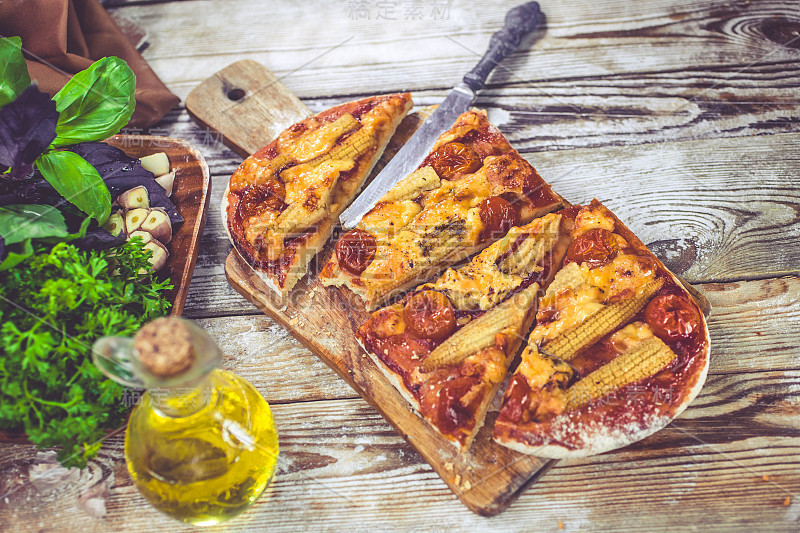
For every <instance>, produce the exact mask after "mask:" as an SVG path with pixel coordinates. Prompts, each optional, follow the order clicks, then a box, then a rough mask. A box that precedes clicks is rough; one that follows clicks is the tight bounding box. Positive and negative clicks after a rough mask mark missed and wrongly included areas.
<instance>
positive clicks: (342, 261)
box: [336, 229, 378, 276]
mask: <svg viewBox="0 0 800 533" xmlns="http://www.w3.org/2000/svg"><path fill="white" fill-rule="evenodd" d="M377 247H378V245H377V243H376V242H375V237H374V236H373V235H372V234H371V233H369V232H367V231H364V230H361V229H354V230H352V231H348V232H347V233H345V234H344V235H342V236H341V238H340V239H339V242H337V243H336V259H337V260H338V261H339V266H340V267H342V269H343V270H345V271H347V272H350V273H351V274H353V275H355V276H359V275H361V273H362V272H364V270H366V268H367V267H368V266H369V264H370V263H372V260H373V259H374V258H375V250H376V248H377Z"/></svg>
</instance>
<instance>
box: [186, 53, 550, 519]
mask: <svg viewBox="0 0 800 533" xmlns="http://www.w3.org/2000/svg"><path fill="white" fill-rule="evenodd" d="M232 91H235V92H233V93H232ZM230 96H238V97H239V98H238V99H236V100H231V98H230ZM186 106H187V108H188V109H189V111H190V113H191V114H192V115H193V116H194V117H195V118H196V119H197V120H199V121H200V122H201V123H203V124H204V125H206V126H207V127H210V128H213V129H216V130H217V131H219V132H220V133H221V134H222V135H223V136H224V137H225V144H226V145H228V146H229V147H231V148H232V149H233V150H235V151H236V152H238V153H240V154H242V155H247V154H249V153H252V152H255V151H256V150H258V149H259V148H261V147H263V146H265V145H266V144H267V143H269V142H270V141H271V140H272V139H273V138H274V137H275V136H277V134H278V133H280V132H281V131H283V130H284V129H285V128H287V127H289V126H290V125H292V124H293V123H294V122H297V121H299V120H301V119H303V118H305V117H307V116H309V115H310V111H309V110H308V108H306V107H305V106H304V105H303V104H302V103H301V102H300V101H299V100H297V98H295V97H294V95H292V94H291V92H289V90H288V89H287V88H286V87H285V86H284V85H283V84H281V83H280V81H278V80H277V79H275V77H274V76H273V75H272V74H271V73H270V72H269V71H268V70H267V69H266V68H264V67H263V66H261V65H259V64H258V63H255V62H253V61H239V62H237V63H234V64H232V65H229V66H228V67H226V68H224V69H223V70H221V71H220V72H218V73H216V74H214V75H213V76H212V77H211V78H209V79H207V80H206V81H204V82H203V83H201V84H200V85H199V86H198V87H196V88H195V89H194V90H193V91H192V92H191V93H190V94H189V96H188V98H187V99H186ZM429 113H430V108H425V109H422V110H419V111H417V112H416V113H413V114H411V115H409V116H408V117H407V118H406V120H404V121H403V123H402V124H401V126H400V127H399V128H398V131H397V133H396V134H395V136H394V137H393V138H392V141H391V142H390V144H389V147H388V148H387V150H386V152H385V154H384V157H383V158H382V161H381V162H380V163H379V164H378V165H377V168H376V170H375V171H374V172H373V175H374V174H375V173H377V172H378V171H379V170H380V168H382V165H383V164H384V163H385V161H386V160H387V159H388V158H389V157H391V155H393V154H394V153H395V152H396V151H397V150H398V149H399V148H400V146H402V145H403V143H405V142H406V141H407V140H408V138H409V137H410V136H411V135H412V134H413V132H414V131H415V130H416V129H417V127H419V125H420V124H421V123H422V122H423V121H424V119H425V118H426V117H427V116H428V114H429ZM332 242H335V239H333V240H332V241H331V242H329V243H328V245H327V246H326V247H325V249H323V251H322V252H321V253H320V254H319V255H318V256H317V261H315V262H312V265H311V267H310V269H309V275H307V276H306V277H305V278H304V279H303V280H301V281H300V282H299V283H298V284H297V286H296V287H295V288H294V290H293V291H292V293H291V294H290V295H289V296H288V297H287V298H286V299H284V300H281V299H280V297H279V296H278V295H277V294H276V293H274V292H272V291H271V290H270V289H269V288H268V287H267V286H266V285H265V284H264V283H263V282H262V281H261V279H260V278H259V277H258V276H256V275H255V273H254V272H253V271H252V270H251V269H250V267H249V266H248V265H247V263H246V262H244V261H243V260H242V259H241V258H240V257H239V255H238V254H237V253H236V251H233V252H231V254H230V255H229V256H228V258H227V260H226V261H225V274H226V276H227V278H228V282H229V283H230V284H231V285H232V286H233V288H234V289H236V290H237V291H238V292H239V293H241V294H242V295H243V296H244V297H245V298H247V299H248V300H249V301H251V302H252V303H253V304H255V305H256V307H258V308H259V309H260V310H261V311H263V312H264V314H266V315H267V316H269V317H270V318H272V319H273V320H274V321H275V322H277V323H279V324H281V325H283V326H284V327H285V328H287V329H288V330H289V331H290V332H291V333H292V334H293V335H294V336H295V337H296V338H297V339H298V340H299V341H300V342H302V343H303V344H304V345H305V346H306V347H307V348H308V349H309V350H311V351H312V352H313V353H314V354H316V355H317V356H318V357H319V358H320V359H322V360H323V361H324V362H325V363H327V364H328V365H329V366H330V367H331V368H332V369H333V370H334V371H336V373H337V374H339V375H340V376H341V377H342V379H344V380H345V381H347V383H348V384H350V386H351V387H353V389H355V391H356V392H358V394H360V395H361V396H362V397H363V398H364V399H365V400H366V401H367V402H369V403H370V404H371V405H372V406H373V407H374V408H375V409H376V410H377V411H378V412H379V413H380V414H381V415H382V416H383V417H384V418H386V420H387V421H388V422H389V423H390V424H391V425H392V426H393V427H394V428H395V430H396V431H397V432H398V433H399V434H400V435H401V436H402V437H403V438H405V439H406V440H407V441H408V442H409V443H410V444H411V446H413V447H414V448H415V449H416V450H417V451H418V452H419V453H420V455H421V456H422V457H423V458H424V459H425V460H426V461H427V462H428V463H430V465H431V466H432V467H433V469H434V470H435V471H436V473H438V474H439V476H441V478H442V479H443V480H444V481H445V483H447V485H448V486H449V487H450V488H451V490H452V491H453V492H454V493H455V494H456V496H457V497H458V498H459V499H460V500H461V501H462V502H463V503H464V504H465V505H466V506H467V507H469V508H470V509H471V510H472V511H474V512H476V513H478V514H481V515H484V516H491V515H495V514H497V513H499V512H501V511H502V510H503V509H505V508H506V507H507V506H508V505H509V504H510V503H511V502H512V501H513V500H514V499H515V498H516V497H517V496H518V495H519V494H520V493H521V492H522V491H523V490H524V489H525V487H527V486H528V485H529V484H530V483H532V482H534V481H535V480H536V479H537V478H538V477H539V476H541V475H542V474H543V473H544V472H545V471H546V470H547V469H548V468H549V467H550V466H551V465H552V464H553V461H548V460H545V459H539V458H536V457H531V456H527V455H523V454H520V453H517V452H514V451H512V450H509V449H507V448H504V447H502V446H500V445H498V444H496V443H494V441H492V439H491V429H492V427H493V425H494V419H495V417H496V416H497V413H496V411H494V412H490V413H489V415H488V416H487V420H486V424H485V425H484V427H483V428H482V429H481V431H480V433H479V434H478V436H477V437H476V438H475V441H474V443H473V444H472V447H471V448H470V449H469V450H467V451H466V452H462V453H458V450H457V449H456V448H455V447H454V446H453V445H452V444H451V443H449V442H448V441H447V440H445V439H444V438H443V437H442V436H440V435H439V434H438V433H437V432H436V431H434V430H433V429H432V428H431V427H430V426H429V425H428V423H427V422H425V421H424V420H423V419H422V418H421V417H419V416H418V415H417V414H416V413H415V412H414V411H412V409H411V407H410V406H409V405H408V403H407V402H406V401H405V400H404V399H403V397H402V396H401V395H400V394H399V393H398V392H397V390H396V389H395V388H394V387H393V386H392V385H391V384H390V383H389V381H388V380H387V379H386V377H385V376H384V375H383V374H382V373H381V372H380V370H379V369H378V368H376V367H375V365H374V364H373V363H372V361H371V360H370V359H369V357H367V355H366V354H365V353H364V351H363V350H362V349H361V347H360V346H359V344H358V342H357V341H356V339H355V335H354V334H353V332H354V331H355V330H356V329H357V328H358V327H360V326H361V325H362V324H363V323H364V322H365V321H366V319H367V317H368V316H369V313H367V312H366V310H365V309H364V304H363V303H362V302H361V301H360V300H359V299H358V297H356V296H355V295H353V294H352V293H351V292H350V291H348V290H346V289H342V288H332V287H323V286H322V285H321V284H320V283H319V282H318V280H317V270H318V268H319V265H322V264H324V262H325V260H326V259H327V258H328V257H330V255H331V254H332V252H333V245H332ZM495 400H496V401H498V402H499V400H500V398H496V399H495Z"/></svg>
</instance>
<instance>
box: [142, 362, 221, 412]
mask: <svg viewBox="0 0 800 533" xmlns="http://www.w3.org/2000/svg"><path fill="white" fill-rule="evenodd" d="M211 374H213V372H212V373H210V374H206V375H205V376H203V377H202V378H201V379H200V380H199V381H198V382H197V383H195V384H193V385H191V386H189V385H187V386H182V387H180V386H179V387H170V388H151V389H149V390H148V391H147V392H148V394H149V395H150V402H151V405H152V407H153V409H154V410H155V411H156V412H157V413H158V414H160V415H162V416H168V417H171V418H183V417H187V416H191V415H193V414H195V413H196V412H198V411H200V410H201V409H203V408H204V407H205V406H207V405H208V404H209V402H210V401H211V397H212V393H213V390H212V389H213V387H212V384H211Z"/></svg>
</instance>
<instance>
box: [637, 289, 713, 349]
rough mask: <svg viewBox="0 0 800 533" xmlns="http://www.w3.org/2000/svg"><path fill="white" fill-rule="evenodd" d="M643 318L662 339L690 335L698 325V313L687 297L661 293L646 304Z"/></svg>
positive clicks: (673, 338)
mask: <svg viewBox="0 0 800 533" xmlns="http://www.w3.org/2000/svg"><path fill="white" fill-rule="evenodd" d="M644 319H645V321H646V322H647V325H648V326H650V329H652V330H653V333H655V334H656V335H657V336H659V337H660V338H662V339H664V340H668V341H676V340H679V339H683V338H686V337H690V336H692V335H693V334H694V333H695V332H696V331H697V330H698V328H699V327H700V313H699V312H698V311H697V307H695V306H694V304H692V302H691V301H689V298H688V297H686V296H684V295H678V294H662V295H660V296H656V297H655V298H653V300H652V301H651V302H650V303H649V304H647V307H646V308H645V310H644Z"/></svg>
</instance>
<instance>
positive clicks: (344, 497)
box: [0, 0, 800, 532]
mask: <svg viewBox="0 0 800 533" xmlns="http://www.w3.org/2000/svg"><path fill="white" fill-rule="evenodd" d="M515 3H517V2H515V1H511V2H509V1H502V2H501V1H483V0H472V1H470V2H466V1H461V0H455V1H453V0H416V1H405V0H404V1H401V0H390V1H376V0H363V1H346V2H337V3H334V2H325V1H323V0H308V1H304V2H303V3H302V4H301V3H299V2H291V1H277V0H275V1H272V2H264V1H259V0H188V1H180V2H179V1H165V0H141V1H140V0H128V1H125V0H120V1H115V2H111V4H112V5H113V6H114V7H111V8H110V9H111V10H112V11H114V12H116V13H118V14H120V15H123V16H125V17H128V18H130V19H132V20H134V21H136V22H137V23H139V24H140V25H142V26H144V27H145V28H146V29H147V30H148V32H149V47H148V48H147V49H146V50H145V51H144V54H143V55H144V57H145V58H146V59H147V60H148V61H149V62H150V65H151V66H152V68H153V69H154V70H155V71H156V72H157V73H158V75H159V76H161V78H162V79H163V80H164V81H165V82H166V83H167V85H168V86H169V87H170V88H171V89H172V90H173V91H174V92H176V93H177V94H178V95H179V96H181V97H182V98H185V97H186V95H187V93H188V92H189V91H190V90H191V89H192V88H193V87H194V86H195V85H197V84H198V83H199V82H200V81H201V80H203V79H205V78H206V77H208V76H209V75H210V74H211V73H213V72H215V71H217V70H219V69H221V68H223V67H225V66H226V65H228V64H229V63H231V62H233V61H236V60H239V59H244V58H249V59H253V60H256V61H258V62H260V63H262V64H264V65H266V66H267V67H268V68H269V69H270V70H272V71H273V72H274V73H276V75H278V76H279V77H280V78H281V80H282V82H283V83H284V84H285V85H286V86H287V87H288V88H289V89H291V90H292V91H293V92H294V93H295V94H297V95H298V96H299V97H300V98H301V99H302V100H303V102H304V103H306V105H308V106H309V107H310V108H311V109H312V110H314V111H318V110H322V109H324V108H326V107H329V106H331V105H334V104H336V103H339V102H342V101H346V100H350V99H355V98H360V97H363V96H365V95H370V94H377V93H386V92H393V91H406V90H410V91H412V92H413V96H414V100H415V102H416V104H417V105H427V104H433V103H437V102H439V101H441V99H442V98H443V97H444V95H445V94H446V92H447V90H448V88H449V87H450V86H452V85H453V84H454V83H456V82H457V81H458V80H459V77H460V75H461V74H463V73H464V72H465V71H466V70H468V69H469V68H470V67H471V66H472V65H473V63H474V62H475V61H476V60H477V57H478V56H479V55H481V54H482V53H483V50H484V48H485V47H486V44H487V43H488V40H489V36H490V35H491V33H492V32H493V31H495V30H496V29H497V28H499V27H500V26H501V25H502V19H503V16H504V14H505V12H506V11H507V9H509V8H510V7H512V6H513V5H514V4H515ZM541 3H542V9H543V11H545V13H546V15H547V20H548V23H547V31H546V33H545V34H544V35H543V36H541V38H540V39H539V40H538V41H536V42H535V43H534V45H533V47H532V48H531V49H530V50H529V51H520V52H517V53H515V54H514V55H513V56H512V57H510V58H509V59H508V60H506V62H504V63H503V64H502V67H501V68H499V69H497V71H496V72H495V73H494V75H493V76H492V77H491V78H490V80H489V82H490V83H489V86H488V88H487V89H486V90H485V91H483V93H482V94H481V96H480V98H479V101H478V105H479V106H481V107H483V108H485V109H487V110H488V112H489V117H490V119H491V120H492V121H493V122H494V123H495V124H497V125H498V126H499V127H500V129H502V130H503V131H504V133H506V135H507V136H508V137H509V139H510V140H511V142H512V143H513V144H514V145H515V147H516V148H518V149H519V150H520V151H521V152H522V153H523V154H524V155H525V157H526V158H528V159H529V160H530V161H531V162H532V163H533V164H534V166H535V167H536V168H537V169H538V170H539V172H540V173H541V175H542V176H543V177H545V179H546V180H548V181H549V182H550V183H551V184H553V185H554V186H555V187H556V188H557V190H558V191H559V192H560V193H561V194H562V195H564V196H565V197H566V198H567V199H568V200H570V201H573V202H576V203H578V202H585V201H588V200H590V199H591V198H592V197H597V198H599V199H600V200H602V201H603V202H605V203H606V204H607V205H608V206H609V207H611V208H612V209H613V210H614V211H615V212H616V213H617V214H618V215H619V216H620V217H621V218H622V219H623V220H625V221H626V222H627V223H628V224H629V226H630V227H631V229H633V230H634V231H635V232H636V233H637V234H638V235H639V236H640V237H641V238H642V240H643V241H644V242H646V243H649V244H650V246H651V248H652V249H653V251H654V252H656V254H658V255H659V257H661V258H662V259H663V260H664V261H665V262H666V263H667V264H668V265H669V266H670V267H671V268H672V269H673V270H674V271H675V272H677V273H678V274H681V275H682V276H684V277H685V278H686V279H688V280H689V281H691V282H692V283H695V284H697V285H698V287H699V288H700V289H701V290H702V291H703V292H704V293H705V294H706V295H707V297H708V298H709V300H710V301H711V304H712V305H713V311H712V314H711V317H710V323H709V326H710V330H711V336H712V345H713V349H712V359H711V369H710V372H709V377H708V382H707V384H706V386H705V388H704V389H703V391H702V392H701V394H700V396H699V397H698V398H697V400H696V401H695V402H694V403H693V404H692V405H691V406H690V407H689V409H687V411H686V412H685V413H684V414H683V415H682V416H681V417H679V418H678V419H677V420H675V421H674V422H673V423H672V424H670V425H669V426H668V427H667V428H666V429H664V430H663V431H661V432H659V433H657V434H656V435H654V436H652V437H650V438H648V439H645V440H644V441H642V442H640V443H638V444H635V445H633V446H630V447H628V448H625V449H623V450H620V451H617V452H614V453H609V454H606V455H602V456H599V457H591V458H588V459H584V460H573V461H563V462H560V463H558V464H557V465H556V466H555V467H554V468H552V470H550V471H549V472H548V473H547V474H545V475H544V476H543V477H542V478H541V479H540V480H539V481H538V482H536V483H535V484H533V485H532V486H530V487H529V488H528V489H527V490H526V491H525V492H524V493H523V494H522V496H521V497H520V498H519V499H518V500H517V501H516V502H515V503H513V504H512V505H511V507H510V508H509V509H508V510H506V511H505V512H504V513H502V514H500V515H499V516H496V517H493V518H484V517H480V516H477V515H475V514H473V513H472V512H470V511H469V510H467V509H466V508H465V507H464V506H463V505H462V504H461V503H460V502H459V501H458V500H457V499H456V497H455V496H454V495H453V494H452V493H451V492H450V490H449V489H448V488H447V486H446V485H445V484H444V483H443V482H442V481H441V479H440V478H439V477H438V476H437V475H436V474H435V473H434V472H433V471H432V470H431V468H430V467H429V466H428V465H427V463H425V462H424V461H423V460H422V459H421V458H420V457H419V456H418V455H417V454H416V453H415V452H414V451H413V450H412V449H411V447H410V446H409V445H408V444H406V442H404V441H403V440H402V439H401V438H400V437H398V436H397V435H396V434H395V433H394V432H393V431H392V429H391V427H390V426H389V425H388V424H387V423H386V422H385V421H384V420H383V419H382V418H381V417H380V416H379V415H378V414H377V413H376V412H375V411H373V410H372V409H371V408H370V407H369V405H368V404H367V403H366V402H364V401H363V400H362V399H361V398H360V397H358V396H357V395H356V394H355V393H354V392H353V391H352V390H351V389H350V388H349V387H348V386H347V385H346V384H345V383H344V382H343V381H342V380H341V379H339V378H338V377H337V376H336V375H335V374H334V373H333V372H332V371H331V370H329V369H328V368H327V367H326V366H325V365H324V364H323V363H322V362H320V361H319V360H318V359H316V358H315V357H314V356H313V355H311V354H310V353H309V352H308V351H307V350H306V349H304V348H303V347H302V346H301V345H300V344H299V343H298V342H297V341H295V340H294V339H293V338H292V337H291V336H289V335H288V333H286V332H285V331H284V330H283V329H282V328H281V327H280V326H278V325H276V324H275V323H273V322H271V321H270V320H269V319H267V318H266V317H264V316H263V315H261V314H260V313H259V312H258V310H257V309H256V308H255V307H253V306H252V305H251V304H249V303H247V302H246V301H245V300H244V299H243V298H241V297H240V296H239V295H238V294H237V293H235V292H234V291H233V289H231V288H230V287H229V285H228V284H227V282H226V280H225V276H224V273H223V262H224V260H225V257H226V256H227V254H228V252H229V250H230V245H229V244H228V241H227V239H226V237H225V235H224V232H223V229H222V225H221V221H220V217H219V215H218V212H217V210H216V205H217V204H218V203H219V200H220V198H221V193H222V191H223V189H224V188H225V183H226V181H227V179H228V177H229V176H230V174H231V173H232V172H233V170H234V169H235V168H236V166H237V165H238V163H239V162H240V161H241V158H240V157H238V156H236V155H235V154H234V153H233V152H231V151H230V150H228V149H226V148H224V147H223V146H222V144H221V143H220V142H219V138H218V136H217V135H216V134H214V133H212V132H208V131H206V130H204V129H202V128H200V127H199V126H198V125H196V124H195V123H194V122H193V121H192V120H191V119H190V118H189V116H188V114H187V113H186V111H185V109H184V108H183V107H178V108H176V109H175V110H173V111H172V112H171V113H170V114H169V115H168V116H167V117H166V118H165V119H164V120H163V121H162V122H161V123H160V124H158V125H157V126H156V127H154V128H152V129H151V131H150V133H154V134H156V135H170V136H176V137H182V138H184V139H187V140H189V141H190V142H192V143H194V144H195V145H197V146H198V147H199V148H200V149H201V150H202V152H203V153H204V155H205V157H206V159H207V160H208V163H209V166H210V167H211V171H212V175H213V184H212V190H213V196H212V200H211V202H212V210H211V214H210V216H209V218H208V221H207V224H206V230H205V234H204V236H203V240H202V248H201V252H200V257H199V259H198V262H197V267H196V269H195V274H194V278H193V281H192V286H191V290H190V294H189V299H188V301H187V303H186V309H185V314H186V316H188V317H191V318H193V319H196V320H197V321H198V323H199V324H200V325H202V326H203V327H205V328H207V329H208V330H209V331H210V332H211V333H212V335H213V336H214V337H215V338H216V339H217V341H218V342H219V344H220V345H221V346H223V347H224V350H225V366H226V367H227V368H230V369H232V370H234V371H236V372H237V373H239V374H241V375H242V376H244V377H245V378H247V379H249V380H250V381H251V382H252V383H253V384H255V386H256V387H257V388H258V389H259V390H260V391H261V393H262V394H263V395H264V396H265V397H266V398H267V400H268V401H269V402H270V403H271V404H272V406H273V408H274V414H275V417H276V421H277V424H278V428H279V431H280V436H281V460H280V467H279V471H278V474H277V475H276V477H275V479H274V481H273V483H272V485H271V486H270V488H269V489H268V492H267V493H265V495H264V496H262V498H261V499H260V500H259V501H258V502H257V503H256V504H255V506H254V507H253V508H252V510H250V511H249V512H248V513H247V514H246V515H244V516H242V517H240V518H238V519H236V520H234V521H231V522H229V523H228V524H225V525H224V526H222V527H221V528H220V529H223V530H230V531H245V530H255V529H259V530H261V529H267V528H269V529H270V530H286V531H294V530H298V529H319V530H351V531H361V530H368V529H369V530H407V529H413V530H422V531H427V530H473V529H480V530H497V531H509V530H525V531H532V530H536V531H558V530H564V531H611V530H615V531H666V530H668V531H683V530H696V529H700V530H704V531H726V532H727V531H748V532H750V531H794V532H796V531H798V530H800V353H799V352H798V347H797V346H798V344H800V278H798V276H797V273H798V269H799V268H800V246H798V245H799V244H800V239H799V237H800V78H799V77H798V76H800V6H799V5H798V3H797V2H796V1H780V0H733V1H731V0H704V1H696V0H647V1H635V0H605V1H603V2H595V1H589V0H574V1H572V2H558V1H548V0H542V1H541ZM122 444H123V438H122V436H121V435H117V436H113V437H111V438H109V439H107V440H106V442H105V443H104V446H103V448H102V450H101V452H100V455H99V457H98V459H97V460H95V461H93V462H92V463H91V464H90V466H89V468H87V469H85V470H83V471H81V472H78V471H72V472H67V471H64V472H62V474H63V475H62V476H60V477H59V479H60V482H57V483H54V484H52V485H50V484H47V483H43V482H41V481H39V482H36V480H35V478H36V472H38V471H39V470H41V469H42V468H47V466H46V465H45V466H42V464H41V463H47V462H48V461H52V459H51V457H50V454H48V453H47V452H40V451H37V450H36V449H35V448H33V447H32V446H29V445H20V444H3V445H0V472H2V475H3V479H2V480H1V481H0V488H2V489H3V490H0V530H3V531H9V532H12V531H13V532H16V531H81V532H84V531H110V530H116V531H161V530H164V531H166V530H169V531H189V530H191V528H190V527H188V526H181V525H180V524H179V523H177V522H173V521H171V520H170V519H167V518H165V517H163V516H162V515H160V514H159V513H157V512H156V511H155V510H153V509H152V508H151V507H150V506H149V505H148V504H147V503H146V502H145V500H144V499H143V498H142V497H141V496H139V494H138V493H137V491H136V489H135V488H134V487H133V485H132V484H131V481H130V478H129V476H128V473H127V471H126V468H125V463H124V461H123V456H122Z"/></svg>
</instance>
